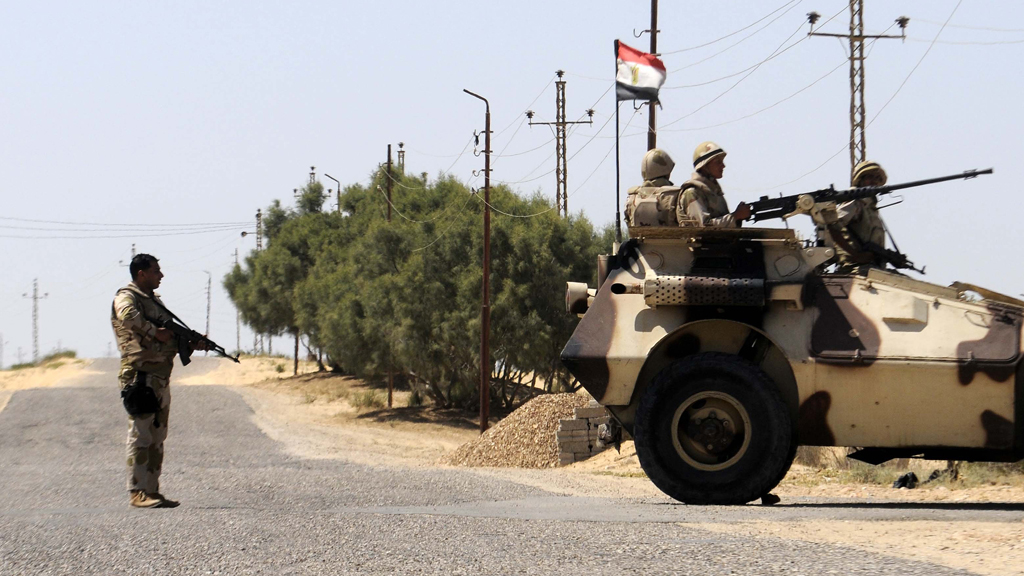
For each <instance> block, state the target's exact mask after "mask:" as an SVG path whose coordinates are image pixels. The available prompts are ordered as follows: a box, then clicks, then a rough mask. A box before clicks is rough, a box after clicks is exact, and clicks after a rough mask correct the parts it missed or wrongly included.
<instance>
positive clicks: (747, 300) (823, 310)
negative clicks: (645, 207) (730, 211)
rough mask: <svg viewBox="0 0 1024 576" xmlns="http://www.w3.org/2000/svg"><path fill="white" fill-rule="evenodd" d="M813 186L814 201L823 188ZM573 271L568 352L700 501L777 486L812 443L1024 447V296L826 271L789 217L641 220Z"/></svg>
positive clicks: (874, 456) (669, 489) (940, 454)
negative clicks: (738, 224) (767, 224)
mask: <svg viewBox="0 0 1024 576" xmlns="http://www.w3.org/2000/svg"><path fill="white" fill-rule="evenodd" d="M812 204H813V202H812ZM629 234H630V237H631V239H630V240H629V241H628V242H626V243H625V244H623V245H622V247H621V249H620V250H619V251H618V253H617V254H615V255H612V256H605V257H602V258H601V260H600V261H599V273H598V284H597V286H596V287H595V288H590V287H588V286H587V285H585V284H578V283H570V285H569V289H568V292H567V296H566V304H567V308H568V309H569V311H570V312H572V313H576V314H580V315H581V316H582V319H581V320H580V323H579V325H578V327H577V328H576V331H575V333H574V334H573V336H572V338H571V339H570V340H569V342H568V343H567V344H566V346H565V349H564V350H563V352H562V360H563V362H564V363H565V365H566V366H567V367H568V368H569V370H570V371H571V372H572V374H573V375H574V376H575V377H576V378H577V379H578V380H579V381H580V383H581V384H582V385H583V386H584V387H585V388H586V390H587V391H588V392H590V394H591V395H593V397H594V398H596V399H597V400H598V401H599V402H600V403H601V404H602V405H604V406H605V407H607V408H608V410H609V412H611V414H612V416H613V417H614V420H615V421H616V422H617V423H618V424H619V425H621V427H622V428H623V429H625V430H626V431H628V432H629V433H630V434H631V435H632V436H633V438H634V440H635V443H636V451H637V455H638V457H639V459H640V464H641V465H642V466H643V469H644V471H645V472H646V473H647V475H648V476H649V477H650V479H651V480H652V481H653V482H654V484H655V485H657V486H658V488H660V489H661V490H662V491H664V492H665V493H666V494H668V495H669V496H672V497H673V498H676V499H677V500H680V501H682V502H686V503H693V504H741V503H745V502H749V501H751V500H754V499H756V498H758V497H760V496H763V495H765V494H767V493H768V492H769V491H770V490H771V489H772V488H774V487H775V486H776V485H777V484H778V482H779V481H780V480H781V479H782V478H783V476H784V475H785V474H786V472H787V470H788V469H789V467H790V465H791V463H792V461H793V457H794V455H795V453H796V448H797V446H846V447H856V448H858V449H859V451H857V452H856V453H854V454H853V455H852V457H855V458H858V459H861V460H863V461H866V462H869V463H873V464H878V463H881V462H884V461H886V460H888V459H891V458H897V457H916V456H920V457H924V458H929V459H940V460H945V459H950V460H967V461H998V462H1006V461H1016V460H1020V459H1022V458H1024V368H1022V362H1021V357H1022V345H1021V324H1022V315H1024V302H1022V301H1020V300H1017V299H1014V298H1011V297H1008V296H1004V295H1001V294H997V293H995V292H991V291H988V290H984V289H982V288H979V287H976V286H972V285H969V284H962V283H956V284H954V285H953V286H938V285H935V284H930V283H928V282H922V281H919V280H915V279H912V278H910V277H908V276H905V275H902V274H899V273H896V272H894V271H886V270H883V269H881V268H877V267H875V268H865V269H861V270H859V271H857V272H853V273H845V274H839V273H827V272H825V271H824V270H825V265H827V264H828V263H830V262H832V261H833V259H834V257H835V253H834V250H833V248H830V247H826V246H817V245H809V243H806V242H803V241H800V240H798V238H797V237H796V235H795V233H794V232H793V231H792V230H788V229H766V228H740V229H716V228H679V227H647V228H630V230H629Z"/></svg>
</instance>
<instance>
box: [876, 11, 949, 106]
mask: <svg viewBox="0 0 1024 576" xmlns="http://www.w3.org/2000/svg"><path fill="white" fill-rule="evenodd" d="M963 2H964V0H957V3H956V6H954V7H953V11H952V12H950V13H949V18H946V22H945V23H943V24H942V27H941V28H939V31H938V32H936V33H935V38H933V39H932V43H931V44H929V45H928V49H927V50H925V51H924V54H922V55H921V58H920V60H918V61H917V64H914V67H913V68H911V69H910V72H909V73H908V74H907V77H906V78H904V79H903V82H901V83H900V85H899V87H898V88H896V91H895V92H893V94H892V96H890V97H889V99H888V100H886V101H885V104H882V107H881V108H879V109H878V112H876V113H875V115H874V116H873V117H872V118H871V121H870V122H868V126H870V125H871V124H873V123H874V121H875V120H877V119H878V116H879V115H881V114H882V111H883V110H885V107H886V106H888V105H889V103H890V102H892V101H893V99H894V98H896V95H897V94H899V93H900V90H903V87H904V86H905V85H906V84H907V82H908V81H909V80H910V77H911V76H913V75H914V72H916V71H917V68H918V67H919V66H920V65H921V63H922V62H924V59H925V58H927V57H928V53H929V52H931V51H932V48H933V47H934V46H935V43H936V42H938V40H939V36H940V35H942V31H943V30H945V29H946V24H949V21H950V20H952V19H953V15H954V14H956V11H957V10H958V9H960V5H961V4H963Z"/></svg>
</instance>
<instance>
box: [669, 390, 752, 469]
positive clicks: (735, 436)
mask: <svg viewBox="0 0 1024 576" xmlns="http://www.w3.org/2000/svg"><path fill="white" fill-rule="evenodd" d="M750 437H751V427H750V416H749V415H748V414H747V410H746V409H745V408H744V407H743V404H742V403H741V402H739V401H738V400H736V398H734V397H732V396H730V395H729V394H725V393H723V392H718V391H712V390H708V391H705V392H699V393H697V394H694V395H693V396H691V397H690V398H687V399H686V400H685V401H683V402H682V404H680V405H679V407H678V408H677V409H676V411H675V414H674V416H673V422H672V443H673V445H674V446H675V449H676V452H677V453H678V454H679V456H680V457H681V458H682V459H683V460H685V461H686V462H687V463H689V464H690V465H691V466H693V467H695V468H698V469H700V470H709V471H712V470H722V469H724V468H728V467H729V466H731V465H733V464H734V463H736V462H737V461H738V460H739V459H740V458H742V457H743V455H744V454H745V453H746V450H747V447H748V446H749V444H750Z"/></svg>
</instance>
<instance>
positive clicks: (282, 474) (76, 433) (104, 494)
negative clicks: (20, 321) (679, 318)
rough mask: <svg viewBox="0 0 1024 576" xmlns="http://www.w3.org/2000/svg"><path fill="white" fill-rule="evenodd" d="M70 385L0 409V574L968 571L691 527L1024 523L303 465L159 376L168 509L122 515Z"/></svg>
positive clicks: (120, 459)
mask: <svg viewBox="0 0 1024 576" xmlns="http://www.w3.org/2000/svg"><path fill="white" fill-rule="evenodd" d="M190 368H192V367H190ZM197 369H202V367H199V368H197ZM172 382H173V380H172ZM79 384H80V385H79V386H77V387H72V388H52V389H38V390H25V391H20V392H16V393H15V394H14V395H13V396H12V397H11V399H10V402H9V403H8V405H7V407H6V409H4V410H3V411H2V412H0V574H5V575H6V574H18V575H21V574H393V573H407V574H474V575H475V574H553V573H558V574H583V573H587V574H595V575H596V574H640V573H642V574H701V575H708V576H710V575H719V574H787V575H793V574H814V575H822V574H872V575H878V574H900V575H902V576H908V575H914V574H929V575H945V574H966V573H967V572H962V571H957V570H952V569H949V568H945V567H942V566H937V565H934V564H927V563H921V562H913V561H907V560H901V559H897V558H893V557H889V556H883V555H878V554H871V553H865V552H862V551H858V550H854V549H851V548H845V547H841V546H834V545H824V544H811V543H804V542H799V541H794V540H783V539H775V538H767V537H758V538H751V537H746V536H740V535H736V536H730V535H723V534H721V533H716V532H711V531H707V530H703V529H702V528H701V523H704V522H719V523H720V522H729V521H739V520H755V519H765V520H769V519H774V520H800V519H821V518H849V519H856V520H870V519H927V520H946V521H949V522H951V523H955V522H958V521H965V520H982V521H991V522H1020V521H1021V519H1024V506H1006V505H1001V506H995V505H993V506H986V505H973V506H972V505H955V504H950V505H934V504H932V505H914V504H884V503H882V504H874V503H864V502H856V501H841V502H840V501H836V502H821V501H796V502H790V503H785V504H786V505H782V506H775V507H760V506H740V507H690V506H683V505H679V504H677V503H674V502H673V501H671V500H669V499H667V498H666V499H643V500H630V499H601V498H576V497H568V496H559V495H555V494H552V493H549V492H545V491H543V490H540V489H537V488H533V487H528V486H524V485H520V484H515V483H512V482H507V481H499V480H495V479H493V478H491V477H487V476H484V475H481V474H476V473H474V472H472V471H469V470H451V469H400V468H388V467H367V466H359V465H354V464H350V463H347V462H344V461H338V460H303V459H299V458H295V457H293V456H290V455H288V454H287V453H285V451H284V450H283V449H282V447H281V446H280V445H278V444H277V443H276V442H274V441H273V440H271V439H269V438H268V437H267V436H265V435H264V434H263V433H262V432H261V431H260V430H259V428H257V427H256V425H254V424H253V421H252V410H251V409H250V408H249V406H248V405H247V404H246V403H245V402H244V401H243V399H242V397H241V396H240V395H239V394H237V393H236V392H234V391H233V390H232V389H231V388H226V387H217V386H197V387H185V386H179V387H176V388H173V384H172V390H173V392H172V393H173V401H172V408H171V422H170V437H169V439H168V441H167V444H166V459H165V464H164V474H163V477H162V491H163V492H164V493H165V494H167V495H168V496H170V497H172V498H176V499H180V500H181V501H182V504H181V506H180V507H178V508H175V509H157V510H138V509H133V508H130V507H129V506H128V497H127V492H126V490H125V478H124V468H125V465H124V447H123V442H124V437H125V434H126V430H127V421H126V418H125V415H124V413H123V411H122V408H121V407H120V405H119V398H118V395H117V391H116V387H115V385H114V382H113V378H112V376H109V377H91V378H87V379H83V381H82V382H80V383H79Z"/></svg>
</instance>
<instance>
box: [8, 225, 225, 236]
mask: <svg viewBox="0 0 1024 576" xmlns="http://www.w3.org/2000/svg"><path fill="white" fill-rule="evenodd" d="M241 225H242V224H232V225H229V227H217V228H199V229H173V230H152V229H150V230H146V229H108V230H86V229H73V228H72V229H68V228H42V227H22V225H13V224H0V229H5V230H28V231H36V232H72V233H81V234H110V233H145V234H154V233H161V234H163V233H174V234H187V233H194V232H202V233H207V232H224V231H227V230H238V229H239V228H240V227H241Z"/></svg>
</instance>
